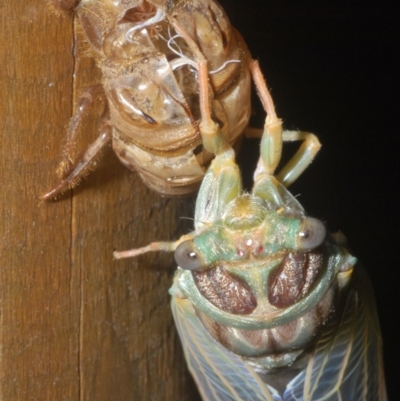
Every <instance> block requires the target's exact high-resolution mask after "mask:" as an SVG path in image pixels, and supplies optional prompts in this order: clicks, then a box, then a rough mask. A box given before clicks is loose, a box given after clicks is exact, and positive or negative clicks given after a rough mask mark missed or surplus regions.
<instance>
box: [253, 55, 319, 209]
mask: <svg viewBox="0 0 400 401" xmlns="http://www.w3.org/2000/svg"><path fill="white" fill-rule="evenodd" d="M250 71H251V73H252V76H253V80H254V83H255V85H256V88H257V92H258V95H259V97H260V99H261V102H262V104H263V106H264V110H265V111H266V113H267V117H266V119H265V124H264V132H263V135H262V139H261V148H260V159H259V162H258V165H257V169H256V171H255V172H254V187H253V194H254V195H256V196H258V197H260V198H262V199H265V200H267V201H269V202H270V203H271V205H275V206H276V207H278V208H279V207H282V206H284V204H285V203H286V201H285V199H284V198H286V196H287V195H288V194H289V192H287V191H284V190H283V189H282V185H283V186H284V187H288V186H289V185H290V184H292V183H293V182H294V181H295V180H296V179H297V178H298V177H299V176H300V175H301V174H302V173H303V171H304V170H305V169H306V168H307V167H308V166H309V165H310V164H311V162H312V161H313V159H314V157H315V155H316V154H317V153H318V151H319V149H320V147H321V144H320V143H319V141H318V138H317V137H316V136H315V135H314V134H311V133H308V132H301V131H283V129H282V120H281V119H280V118H278V117H277V115H276V112H275V106H274V102H273V100H272V97H271V94H270V93H269V91H268V88H267V85H266V83H265V80H264V77H263V75H262V73H261V70H260V67H259V64H258V62H257V61H254V60H253V61H251V62H250ZM286 141H303V144H302V145H301V147H300V148H299V150H298V151H297V152H296V154H295V155H294V156H293V157H292V158H291V159H290V160H289V162H288V163H287V164H286V165H285V166H284V167H283V168H282V169H281V171H280V172H279V174H276V175H275V170H276V168H277V166H278V163H279V162H280V160H281V155H282V146H283V142H286ZM289 195H290V194H289ZM283 196H284V198H283ZM290 197H291V195H290Z"/></svg>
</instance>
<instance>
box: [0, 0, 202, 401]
mask: <svg viewBox="0 0 400 401" xmlns="http://www.w3.org/2000/svg"><path fill="white" fill-rule="evenodd" d="M0 15H1V26H0V30H1V39H0V60H1V61H2V68H1V73H0V88H1V93H2V95H3V99H2V102H0V116H1V120H0V121H1V133H2V138H1V153H2V156H1V159H0V169H1V172H0V176H1V194H0V196H1V206H2V211H1V224H0V229H1V245H0V246H1V266H0V298H1V301H0V313H1V317H0V319H1V322H0V401H3V400H4V401H10V400H11V401H13V400H15V401H17V400H18V401H24V400H40V401H42V400H51V401H54V400H57V401H59V400H77V401H78V400H87V401H89V400H90V401H93V400H95V401H97V400H99V401H102V400H119V401H124V400H146V401H147V400H189V399H191V400H193V399H196V396H197V395H196V394H197V393H196V390H195V388H194V384H193V383H192V381H191V379H190V377H189V375H188V372H187V369H186V367H185V363H184V361H183V355H182V351H181V348H180V344H179V339H178V338H177V335H176V332H175V328H174V325H173V322H172V316H171V313H170V308H169V295H168V288H169V286H170V284H171V281H172V274H173V271H174V268H175V267H174V262H173V260H172V257H171V255H159V254H158V255H156V254H154V255H145V256H143V257H141V258H138V259H137V260H126V261H118V262H116V261H114V260H113V259H112V251H113V249H115V248H118V249H125V248H131V247H133V246H142V245H145V244H147V243H148V242H150V241H152V240H157V239H158V240H168V239H173V238H177V237H178V236H179V235H180V234H181V233H182V232H183V231H185V232H186V231H187V229H188V226H190V225H191V224H190V222H189V223H185V224H186V225H185V224H183V223H182V221H181V220H180V219H179V217H180V216H182V215H183V216H190V215H191V213H192V207H193V206H192V205H193V200H192V199H189V200H186V201H179V200H170V199H165V198H161V197H160V196H159V195H157V194H154V193H152V192H151V191H149V190H148V189H147V188H146V187H145V186H144V185H143V184H142V182H141V181H140V179H139V178H138V177H137V176H136V174H135V173H133V172H129V171H128V170H126V169H125V168H124V167H122V165H121V164H120V163H119V162H118V160H117V159H116V157H115V156H114V154H113V153H112V151H111V150H108V151H106V152H105V154H104V155H103V158H102V160H101V162H100V163H99V165H98V168H96V169H95V171H93V172H92V173H91V174H90V175H89V177H88V178H87V180H85V181H84V182H82V183H81V185H80V186H79V187H78V188H77V189H75V190H73V191H71V192H68V193H66V194H65V195H63V196H62V197H60V198H59V199H58V200H57V201H55V202H41V201H39V200H38V195H40V194H41V193H43V192H44V191H46V190H48V189H49V188H51V187H52V186H53V185H54V184H55V183H56V180H57V178H56V174H55V170H56V168H57V164H58V161H59V157H60V151H61V146H62V144H63V141H64V138H65V126H66V124H67V123H68V120H69V118H70V117H71V115H72V113H73V105H74V100H75V99H76V96H77V94H78V93H79V91H80V90H82V88H84V87H85V86H87V85H90V84H91V83H93V82H95V81H96V80H98V79H99V72H98V71H97V70H96V68H95V66H94V63H93V60H92V59H90V58H89V57H87V54H86V53H85V47H84V46H82V37H80V36H79V33H78V34H76V31H77V30H76V27H75V24H76V21H74V18H73V16H72V15H71V14H68V13H61V12H59V13H56V12H54V11H53V10H52V9H51V8H50V6H48V4H47V3H46V2H44V1H40V0H32V1H29V2H26V1H23V0H16V1H13V2H3V5H2V8H1V14H0ZM74 77H75V79H74ZM95 121H96V120H95V119H94V122H93V123H92V122H89V123H88V124H87V126H86V127H85V130H84V132H83V134H82V135H83V136H84V138H83V141H84V142H85V141H86V142H88V141H90V140H91V138H93V136H95V134H96V132H95V129H96V124H95Z"/></svg>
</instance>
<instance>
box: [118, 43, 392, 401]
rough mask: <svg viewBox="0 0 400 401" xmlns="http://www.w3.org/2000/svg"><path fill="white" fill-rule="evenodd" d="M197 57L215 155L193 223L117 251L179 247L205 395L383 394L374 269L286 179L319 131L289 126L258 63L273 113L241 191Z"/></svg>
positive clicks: (185, 324)
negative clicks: (286, 151)
mask: <svg viewBox="0 0 400 401" xmlns="http://www.w3.org/2000/svg"><path fill="white" fill-rule="evenodd" d="M192 45H193V44H192ZM193 46H194V45H193ZM198 63H199V71H201V74H200V75H199V79H200V88H201V102H200V104H201V106H202V110H201V112H202V121H201V124H200V132H201V135H202V140H203V144H204V146H205V147H206V148H207V149H208V150H209V151H210V152H213V153H215V155H216V157H215V159H214V160H213V162H212V163H211V166H210V168H209V169H208V171H207V173H206V175H205V178H204V180H203V182H202V185H201V188H200V191H199V194H198V198H197V203H196V211H195V229H194V231H193V232H191V233H189V234H188V235H185V236H182V237H181V238H180V239H179V240H177V241H176V242H172V243H167V242H155V243H152V244H150V245H148V246H146V247H143V248H139V249H134V250H131V251H126V252H116V253H115V257H116V258H121V257H128V256H137V255H140V254H143V253H145V252H149V251H174V252H175V260H176V262H177V264H178V270H177V272H176V274H175V278H174V283H173V286H172V288H171V290H170V293H171V296H172V311H173V315H174V318H175V323H176V326H177V328H178V332H179V335H180V338H181V341H182V344H183V348H184V352H185V356H186V360H187V363H188V367H189V370H190V372H191V373H192V375H193V377H194V379H195V381H196V383H197V386H198V388H199V391H200V393H201V395H202V397H203V399H204V400H219V401H226V400H251V401H254V400H268V401H272V400H274V401H282V400H285V401H289V400H290V401H294V400H296V401H300V400H303V401H317V400H318V401H323V400H324V401H339V400H341V401H355V400H365V401H385V400H386V399H387V397H386V389H385V381H384V375H383V363H382V344H381V335H380V329H379V321H378V317H377V314H376V308H375V302H374V299H373V294H372V289H371V286H370V283H369V281H368V278H367V277H366V274H365V272H364V270H363V268H362V267H361V266H360V264H359V263H358V262H357V260H356V258H355V257H353V256H352V255H351V254H350V252H349V251H348V249H347V247H346V240H345V237H344V236H343V234H341V233H336V234H329V233H328V232H327V230H326V228H325V225H324V224H323V223H322V222H321V221H319V220H317V219H315V218H311V217H308V216H307V215H306V213H305V211H304V209H303V207H302V206H301V205H300V203H299V202H298V201H297V199H296V198H295V197H293V196H292V195H291V194H290V192H289V191H288V190H287V189H286V187H287V186H288V185H289V184H291V183H292V182H293V181H294V180H295V179H296V178H297V177H298V176H299V175H300V174H301V173H302V172H303V171H304V169H305V168H306V167H307V166H308V165H309V164H310V163H311V161H312V159H313V158H314V156H315V154H316V153H317V152H318V150H319V147H320V144H319V141H318V139H317V138H316V137H315V136H314V135H313V134H309V133H305V132H297V131H284V130H282V122H281V120H280V119H279V118H278V117H277V115H276V113H275V109H274V104H273V101H272V98H271V96H270V93H269V91H268V89H267V86H266V84H265V81H264V79H263V77H262V75H261V72H260V70H259V67H258V64H257V63H256V62H251V63H250V69H251V72H252V75H253V78H254V81H255V83H256V87H257V89H258V93H259V96H260V98H261V101H262V103H263V106H264V109H265V110H266V112H267V117H266V121H265V126H264V132H263V137H262V140H261V150H260V158H259V162H258V165H257V168H256V171H255V173H254V185H253V189H252V191H251V193H243V192H242V184H241V177H240V172H239V169H238V167H237V165H236V163H235V156H234V151H233V149H232V148H231V146H230V145H229V144H228V142H227V141H226V139H225V138H224V136H223V134H222V133H221V132H220V130H219V129H218V126H217V125H216V124H215V123H214V122H213V121H212V118H211V113H210V110H211V108H210V106H209V104H208V98H209V96H208V84H207V67H206V64H207V63H206V61H205V60H199V61H198ZM296 140H301V141H303V143H302V146H301V147H300V148H299V150H298V151H297V153H295V155H294V156H293V157H292V159H290V160H289V162H288V163H287V164H286V165H285V166H284V167H283V168H282V169H281V170H280V172H279V173H278V174H277V175H274V173H275V169H276V168H277V165H278V162H279V161H280V158H281V152H282V145H283V142H285V141H296Z"/></svg>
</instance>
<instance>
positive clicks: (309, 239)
mask: <svg viewBox="0 0 400 401" xmlns="http://www.w3.org/2000/svg"><path fill="white" fill-rule="evenodd" d="M325 236H326V228H325V226H324V224H323V223H322V222H321V221H319V220H317V219H314V218H312V217H307V218H305V219H304V220H303V224H302V225H301V229H300V232H299V238H298V245H299V246H300V247H301V248H302V249H314V248H316V247H317V246H319V245H321V244H322V242H323V241H324V239H325Z"/></svg>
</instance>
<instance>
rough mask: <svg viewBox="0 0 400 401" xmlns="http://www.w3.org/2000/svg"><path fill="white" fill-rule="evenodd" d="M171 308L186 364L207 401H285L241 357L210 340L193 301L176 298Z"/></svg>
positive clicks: (173, 299) (173, 298)
mask: <svg viewBox="0 0 400 401" xmlns="http://www.w3.org/2000/svg"><path fill="white" fill-rule="evenodd" d="M171 307H172V312H173V315H174V319H175V324H176V327H177V329H178V333H179V336H180V338H181V342H182V345H183V349H184V352H185V357H186V362H187V364H188V367H189V370H190V372H191V374H192V375H193V377H194V379H195V381H196V384H197V387H198V389H199V391H200V394H201V396H202V398H203V400H205V401H206V400H207V401H230V400H231V401H239V400H249V401H250V400H251V401H281V400H282V399H281V397H280V396H279V394H278V393H277V392H276V391H275V390H274V389H272V388H270V387H269V386H267V385H266V384H264V383H263V382H262V380H261V379H260V378H259V376H258V375H257V373H255V372H254V370H253V369H252V368H251V367H250V366H248V365H246V364H245V363H244V362H243V360H242V359H241V358H240V357H239V356H237V355H235V354H233V353H232V352H230V351H228V350H226V349H225V348H224V347H222V346H221V345H220V344H218V343H217V342H216V341H215V340H214V339H213V338H212V337H211V336H210V334H209V333H208V332H207V331H206V329H205V328H204V327H203V325H202V324H201V322H200V321H199V319H198V318H197V316H196V315H195V312H194V309H193V307H192V305H191V303H190V301H188V300H185V299H179V298H175V297H172V303H171Z"/></svg>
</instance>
